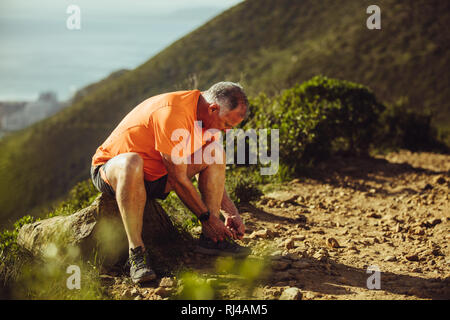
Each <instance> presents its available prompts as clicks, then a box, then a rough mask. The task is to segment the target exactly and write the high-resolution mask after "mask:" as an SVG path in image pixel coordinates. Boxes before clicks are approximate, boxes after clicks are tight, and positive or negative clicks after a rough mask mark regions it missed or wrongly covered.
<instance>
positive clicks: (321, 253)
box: [313, 249, 328, 262]
mask: <svg viewBox="0 0 450 320" xmlns="http://www.w3.org/2000/svg"><path fill="white" fill-rule="evenodd" d="M313 258H314V259H317V260H318V261H320V262H324V261H326V260H327V258H328V252H327V251H325V250H323V249H321V250H319V251H317V252H316V253H315V254H314V255H313Z"/></svg>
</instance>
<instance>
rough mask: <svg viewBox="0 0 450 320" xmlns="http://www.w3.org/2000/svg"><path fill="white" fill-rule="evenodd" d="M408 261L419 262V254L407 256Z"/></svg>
mask: <svg viewBox="0 0 450 320" xmlns="http://www.w3.org/2000/svg"><path fill="white" fill-rule="evenodd" d="M405 258H406V260H408V261H419V255H418V254H416V253H415V254H411V255H407V256H405Z"/></svg>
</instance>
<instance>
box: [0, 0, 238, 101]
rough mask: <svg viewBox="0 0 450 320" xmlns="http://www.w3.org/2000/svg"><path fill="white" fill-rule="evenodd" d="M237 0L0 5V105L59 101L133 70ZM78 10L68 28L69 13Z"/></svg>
mask: <svg viewBox="0 0 450 320" xmlns="http://www.w3.org/2000/svg"><path fill="white" fill-rule="evenodd" d="M239 2H241V0H217V1H211V0H165V1H161V0H0V101H18V100H33V99H36V98H37V97H38V95H39V93H40V92H44V91H55V92H56V93H57V95H58V97H59V98H60V99H62V100H65V99H67V98H69V97H70V96H71V95H72V94H73V93H74V92H75V91H76V90H78V89H80V88H82V87H83V86H86V85H88V84H90V83H92V82H95V81H99V80H101V79H103V78H104V77H106V76H108V75H109V74H110V73H111V72H113V71H116V70H118V69H122V68H126V69H133V68H135V67H137V66H139V65H140V64H142V63H144V62H145V61H147V60H148V59H149V58H151V57H152V56H153V55H155V54H157V53H158V52H159V51H161V50H162V49H164V48H165V47H167V46H168V45H170V44H171V43H172V42H174V41H175V40H177V39H179V38H181V37H183V36H184V35H185V34H187V33H189V32H191V31H192V30H194V29H195V28H197V27H199V26H201V25H202V24H204V23H205V22H207V21H208V20H210V19H211V18H213V17H214V16H216V15H218V14H220V13H221V12H222V11H224V10H226V9H228V8H230V7H232V6H234V5H236V4H238V3H239ZM70 5H77V6H78V7H79V9H80V18H81V25H80V26H81V28H80V29H79V30H69V29H68V28H67V20H68V17H69V16H70V13H67V12H66V11H67V8H68V7H69V6H70Z"/></svg>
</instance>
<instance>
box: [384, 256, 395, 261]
mask: <svg viewBox="0 0 450 320" xmlns="http://www.w3.org/2000/svg"><path fill="white" fill-rule="evenodd" d="M384 261H390V262H394V261H397V257H395V256H387V257H386V258H384Z"/></svg>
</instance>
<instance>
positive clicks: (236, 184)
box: [226, 169, 262, 204]
mask: <svg viewBox="0 0 450 320" xmlns="http://www.w3.org/2000/svg"><path fill="white" fill-rule="evenodd" d="M226 189H227V192H228V195H229V196H230V198H231V200H232V201H233V202H234V203H235V204H238V203H244V202H250V201H253V200H257V199H259V197H261V196H262V192H261V190H260V189H259V188H258V185H257V181H256V179H255V178H254V175H252V174H251V173H249V172H248V171H242V170H240V169H234V170H233V172H230V173H229V174H227V176H226Z"/></svg>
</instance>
